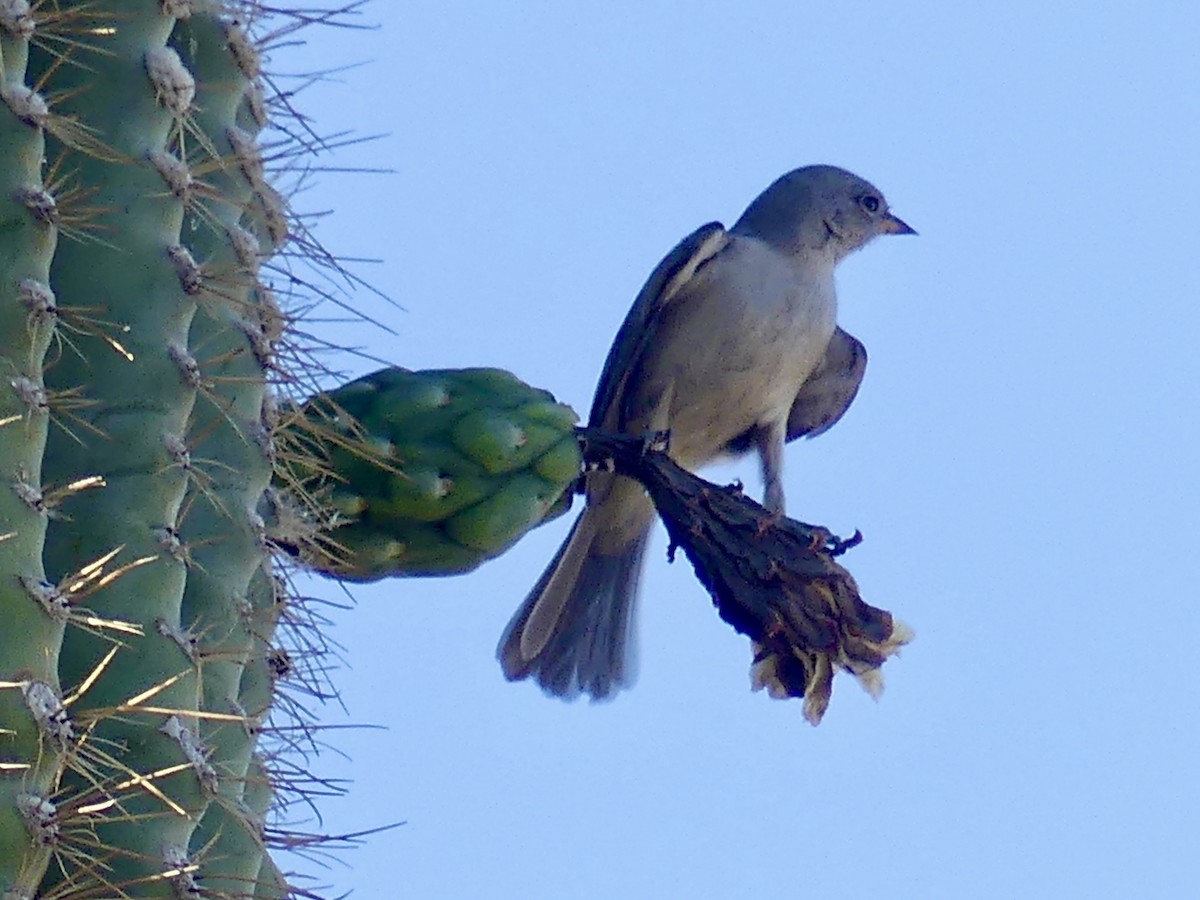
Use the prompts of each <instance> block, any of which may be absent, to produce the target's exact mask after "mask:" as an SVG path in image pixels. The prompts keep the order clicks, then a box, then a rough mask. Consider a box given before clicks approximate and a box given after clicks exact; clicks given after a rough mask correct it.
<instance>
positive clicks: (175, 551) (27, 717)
mask: <svg viewBox="0 0 1200 900" xmlns="http://www.w3.org/2000/svg"><path fill="white" fill-rule="evenodd" d="M260 13H262V10H260V9H259V8H258V7H257V5H256V4H253V3H244V2H238V3H232V2H228V3H227V2H221V0H75V2H67V0H58V2H55V3H40V4H33V7H32V8H31V7H30V5H29V4H27V3H24V2H21V0H0V317H2V318H0V620H2V621H3V627H2V628H0V898H3V900H23V898H32V897H34V896H44V897H47V898H50V897H54V898H59V897H73V896H78V897H97V898H98V897H117V896H120V897H178V896H212V897H258V896H261V897H286V896H292V895H294V891H293V890H292V889H291V888H289V887H288V884H287V879H286V878H285V877H284V876H283V875H282V874H281V870H280V868H279V867H278V865H277V864H276V863H275V862H274V861H272V860H271V859H270V857H269V855H268V854H267V852H266V851H267V845H268V843H270V841H268V830H267V821H268V814H269V810H272V809H276V808H277V806H278V803H279V798H278V797H277V792H276V790H275V785H276V779H275V777H274V776H273V775H272V768H271V760H272V758H273V757H272V755H271V754H270V753H269V752H268V751H267V750H264V749H262V748H261V747H259V746H258V744H259V740H258V739H259V737H260V736H262V735H264V734H267V733H268V732H269V724H268V721H267V720H268V716H269V715H270V713H271V710H272V700H273V698H274V696H275V688H276V684H277V682H278V681H279V680H280V679H281V678H285V677H288V675H289V666H287V665H285V664H284V661H285V660H287V659H288V657H287V655H286V654H285V653H284V652H283V651H281V650H280V649H279V648H278V647H277V638H276V630H277V624H278V623H279V622H280V621H281V616H282V615H283V614H284V611H285V610H286V609H287V608H288V602H289V599H290V598H289V593H288V591H287V590H286V588H285V587H284V586H283V583H282V582H281V580H280V578H279V576H278V575H277V573H276V572H275V568H274V563H273V562H272V557H271V547H272V541H273V537H272V536H271V535H270V534H269V529H268V526H267V525H266V524H264V519H263V515H264V511H268V510H269V509H271V508H272V507H271V504H270V503H269V502H268V498H267V496H266V491H267V489H268V487H269V486H270V484H271V479H272V472H273V469H274V442H275V435H274V432H275V429H276V427H277V418H278V416H277V414H276V413H275V412H274V410H275V407H276V401H275V400H274V399H273V397H272V395H271V390H270V388H269V386H268V385H269V379H268V373H271V374H272V376H278V377H280V378H281V379H284V380H286V379H288V378H293V379H298V378H299V377H300V376H301V375H302V374H303V373H298V374H295V375H292V374H289V373H288V372H287V371H286V370H285V369H284V367H283V365H282V364H281V363H280V362H278V361H277V360H276V356H275V345H276V343H277V342H278V341H279V340H280V338H281V336H282V335H283V334H284V332H285V331H286V328H287V324H288V323H287V321H286V319H285V317H284V315H283V314H282V313H281V312H280V311H279V309H278V307H277V306H276V304H275V301H274V299H273V297H272V296H271V294H270V291H269V289H268V288H267V286H266V285H265V284H264V282H263V280H262V277H261V275H260V270H261V266H262V263H263V261H264V260H266V259H268V258H269V257H270V256H271V255H272V254H274V253H275V252H277V251H278V250H279V249H280V247H281V245H282V244H283V243H284V242H285V241H287V240H288V239H289V219H288V214H287V210H286V206H285V204H284V202H283V200H282V198H281V196H280V195H279V193H278V192H277V191H276V190H275V189H274V188H272V187H271V186H270V185H269V183H268V180H267V176H266V174H265V172H264V166H263V162H262V159H261V156H260V154H259V151H258V149H257V140H258V135H259V132H260V131H261V130H262V128H263V127H264V126H265V125H266V110H267V108H268V107H267V105H266V103H265V102H264V99H263V98H264V93H263V87H262V81H261V78H260V73H259V66H260V62H259V58H258V53H257V51H256V49H255V47H254V44H253V42H252V41H251V40H250V39H249V38H248V37H247V35H246V33H245V32H244V31H243V30H242V25H240V24H237V23H236V20H240V21H242V22H245V21H246V19H247V17H250V18H251V19H253V18H254V17H255V16H257V15H259V14H260ZM33 85H36V87H37V90H36V91H34V90H33V89H32V88H31V86H33ZM64 697H65V698H66V704H67V705H66V706H64ZM256 748H257V749H256Z"/></svg>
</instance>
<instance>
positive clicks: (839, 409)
mask: <svg viewBox="0 0 1200 900" xmlns="http://www.w3.org/2000/svg"><path fill="white" fill-rule="evenodd" d="M866 369H867V348H866V347H864V346H863V345H862V343H860V342H859V340H858V339H857V338H854V337H851V336H850V335H849V334H847V333H846V332H845V331H842V329H840V328H838V329H837V330H835V331H834V332H833V337H832V338H830V340H829V347H828V348H827V349H826V350H825V356H824V357H823V358H822V360H821V362H820V364H819V365H818V366H817V367H816V368H815V369H814V370H813V371H812V374H811V375H809V376H808V378H807V379H806V380H805V382H804V384H802V385H801V386H800V391H799V393H797V394H796V400H795V402H793V403H792V411H791V413H790V414H789V415H788V425H787V439H788V440H789V441H794V440H795V439H796V438H799V437H816V436H817V435H818V434H822V433H824V432H825V431H828V430H829V428H830V427H831V426H832V425H833V424H834V423H835V422H836V421H837V420H838V419H840V418H841V417H842V416H843V415H845V413H846V410H848V409H849V408H850V404H851V403H852V402H854V396H855V395H856V394H857V393H858V386H859V385H860V384H861V383H862V379H863V372H865V371H866Z"/></svg>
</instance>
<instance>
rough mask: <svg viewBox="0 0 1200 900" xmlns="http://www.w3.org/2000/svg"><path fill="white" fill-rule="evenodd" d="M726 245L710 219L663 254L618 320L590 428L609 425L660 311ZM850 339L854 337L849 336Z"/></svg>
mask: <svg viewBox="0 0 1200 900" xmlns="http://www.w3.org/2000/svg"><path fill="white" fill-rule="evenodd" d="M728 243H729V234H728V233H727V232H726V231H725V226H723V225H722V224H721V223H720V222H709V223H708V224H707V225H703V226H701V227H700V228H697V229H696V230H695V231H693V232H692V233H691V234H689V235H688V236H687V237H685V238H684V239H683V240H682V241H680V242H679V244H678V245H676V247H675V249H674V250H672V251H671V252H670V253H668V254H667V255H666V257H664V258H663V261H662V262H660V263H659V264H658V266H657V267H656V268H655V269H654V271H653V272H651V273H650V278H649V279H647V281H646V284H645V286H644V287H643V288H642V290H641V291H640V292H639V293H638V296H637V299H636V300H635V301H634V303H633V308H632V309H630V310H629V314H628V315H627V316H626V317H625V321H624V322H622V323H621V328H620V330H619V331H618V332H617V336H616V338H615V339H614V340H613V345H612V349H611V350H609V351H608V359H606V360H605V361H604V372H603V374H601V376H600V384H599V385H598V386H597V388H596V397H595V399H594V400H593V401H592V412H591V415H590V417H589V418H588V424H589V425H591V426H593V427H610V428H611V427H614V426H615V423H614V422H611V421H606V419H608V418H610V413H612V412H613V411H614V410H615V409H616V407H617V405H618V401H619V398H620V397H621V395H622V393H623V391H624V388H625V381H626V379H627V378H628V377H629V373H630V372H632V371H633V370H634V368H635V366H636V365H637V361H638V360H639V359H640V357H641V355H642V354H643V353H644V352H645V350H646V347H647V346H648V345H649V344H650V342H651V341H652V340H653V338H654V333H655V326H656V324H657V323H658V322H659V321H660V320H661V317H662V310H663V309H664V308H665V307H666V306H667V305H668V304H669V303H670V302H671V301H672V300H673V299H675V298H676V297H679V296H683V295H685V294H686V292H681V290H680V289H681V288H682V287H683V286H684V285H685V284H687V282H688V281H689V280H690V279H691V278H692V277H693V276H694V275H695V274H696V272H697V271H698V270H699V269H700V267H701V266H703V265H704V264H705V263H706V262H708V261H709V260H711V259H712V258H713V257H714V256H716V255H717V254H718V253H719V252H720V251H721V250H722V249H723V248H724V247H725V245H726V244H728ZM852 340H853V339H852Z"/></svg>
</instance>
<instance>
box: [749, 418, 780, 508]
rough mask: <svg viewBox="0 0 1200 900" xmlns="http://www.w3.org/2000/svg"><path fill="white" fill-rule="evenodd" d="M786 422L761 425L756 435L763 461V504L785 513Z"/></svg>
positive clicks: (760, 457)
mask: <svg viewBox="0 0 1200 900" xmlns="http://www.w3.org/2000/svg"><path fill="white" fill-rule="evenodd" d="M786 427H787V423H786V422H775V423H772V424H766V425H761V426H759V428H758V429H757V430H756V432H755V435H754V445H755V447H756V448H757V449H758V459H759V462H760V463H762V479H763V506H765V507H766V508H767V509H768V510H770V511H771V512H773V513H775V514H776V515H780V516H782V515H783V508H784V499H783V443H784V429H785V428H786Z"/></svg>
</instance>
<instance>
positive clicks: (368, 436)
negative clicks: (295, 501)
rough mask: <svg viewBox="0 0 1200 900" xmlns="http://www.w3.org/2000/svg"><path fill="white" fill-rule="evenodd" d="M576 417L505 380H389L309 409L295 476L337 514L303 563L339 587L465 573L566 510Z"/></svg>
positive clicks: (576, 466) (576, 468) (387, 372)
mask: <svg viewBox="0 0 1200 900" xmlns="http://www.w3.org/2000/svg"><path fill="white" fill-rule="evenodd" d="M576 420H577V417H576V415H575V413H574V411H573V410H572V409H571V408H570V407H568V406H564V405H563V404H561V403H558V402H556V401H555V400H554V398H553V397H552V396H551V395H550V394H548V393H547V392H545V391H541V390H537V389H535V388H532V387H530V386H529V385H527V384H525V383H524V382H523V381H521V380H520V379H518V378H517V377H516V376H515V375H512V374H511V373H509V372H505V371H503V370H500V369H461V370H453V369H443V370H433V371H423V372H410V371H407V370H405V369H398V368H392V369H384V370H382V371H379V372H375V373H373V374H371V375H367V376H365V377H364V378H360V379H358V380H357V381H353V382H351V383H350V384H347V385H346V386H344V387H342V388H339V389H337V390H336V391H333V392H331V393H329V394H326V395H321V396H319V397H317V398H314V399H313V400H312V401H310V402H309V403H308V405H307V406H306V409H305V418H304V420H303V421H304V423H306V425H307V426H308V428H309V431H308V433H307V434H306V435H305V436H304V437H303V438H302V441H307V442H309V443H310V444H317V445H321V446H322V447H323V448H324V457H325V465H324V466H322V467H320V468H319V469H310V470H307V471H303V472H301V471H299V470H296V472H295V473H294V474H295V475H296V477H297V480H298V481H300V482H301V483H302V484H303V486H304V489H305V491H306V492H308V493H309V494H310V495H312V496H318V497H322V498H326V499H325V501H324V502H325V503H326V504H327V505H328V506H329V507H331V508H333V509H335V510H337V512H338V513H339V515H340V521H337V520H335V521H334V522H332V523H331V524H332V526H333V527H331V528H330V530H329V531H328V534H327V541H326V544H325V546H324V548H323V549H321V550H319V551H309V553H308V557H309V558H308V559H307V561H308V562H309V563H311V564H312V565H314V566H315V567H316V568H318V569H320V570H322V571H325V572H326V573H328V574H331V575H336V576H337V577H339V578H344V579H349V580H357V581H371V580H375V579H379V578H384V577H387V576H389V575H450V574H457V573H461V572H466V571H470V570H471V569H474V568H475V567H476V566H478V565H480V564H481V563H483V562H484V561H486V560H488V559H491V558H492V557H494V556H496V555H498V554H499V553H501V552H503V551H504V550H506V549H507V548H508V547H510V546H512V544H513V543H514V542H515V541H517V540H518V539H519V538H520V537H521V536H522V535H523V534H525V533H526V532H527V531H528V530H529V529H531V528H533V527H535V526H536V525H538V524H540V523H542V522H545V521H547V520H548V519H550V518H553V517H554V516H556V515H558V514H559V513H561V512H563V511H565V510H566V509H567V507H568V506H569V504H570V490H569V489H570V488H571V487H572V485H573V484H574V482H575V481H576V479H577V478H578V477H579V473H580V466H581V457H580V453H579V445H578V441H577V440H576V438H575V432H574V425H575V422H576Z"/></svg>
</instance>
